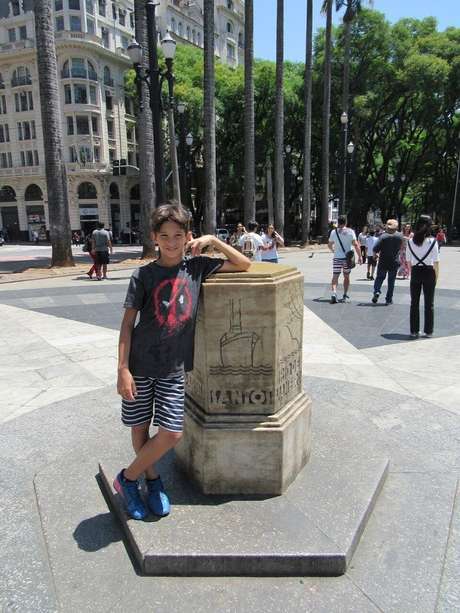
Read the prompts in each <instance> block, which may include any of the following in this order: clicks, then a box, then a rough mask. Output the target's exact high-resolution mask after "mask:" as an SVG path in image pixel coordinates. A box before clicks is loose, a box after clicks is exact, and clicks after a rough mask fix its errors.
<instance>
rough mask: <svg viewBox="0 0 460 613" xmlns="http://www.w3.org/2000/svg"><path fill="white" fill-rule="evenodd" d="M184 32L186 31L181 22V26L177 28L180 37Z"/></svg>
mask: <svg viewBox="0 0 460 613" xmlns="http://www.w3.org/2000/svg"><path fill="white" fill-rule="evenodd" d="M183 32H184V29H183V27H182V21H179V24H178V26H177V33H178V34H179V36H182V34H183Z"/></svg>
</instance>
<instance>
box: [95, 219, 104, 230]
mask: <svg viewBox="0 0 460 613" xmlns="http://www.w3.org/2000/svg"><path fill="white" fill-rule="evenodd" d="M97 228H98V230H103V229H104V224H103V223H102V221H99V222H98V223H97Z"/></svg>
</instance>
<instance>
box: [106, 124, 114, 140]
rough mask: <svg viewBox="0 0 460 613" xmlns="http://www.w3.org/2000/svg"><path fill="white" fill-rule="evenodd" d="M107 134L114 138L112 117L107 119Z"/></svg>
mask: <svg viewBox="0 0 460 613" xmlns="http://www.w3.org/2000/svg"><path fill="white" fill-rule="evenodd" d="M107 135H108V137H109V138H114V131H113V121H112V120H111V119H107Z"/></svg>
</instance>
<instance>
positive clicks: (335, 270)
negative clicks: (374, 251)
mask: <svg viewBox="0 0 460 613" xmlns="http://www.w3.org/2000/svg"><path fill="white" fill-rule="evenodd" d="M327 246H328V247H329V250H330V251H332V253H333V254H334V258H333V260H332V281H331V304H336V303H337V285H338V282H339V277H340V273H342V272H343V298H342V302H350V297H349V295H348V288H349V287H350V272H351V268H349V266H348V260H347V253H348V252H349V251H351V250H352V248H353V249H354V250H355V252H356V257H357V259H358V263H359V264H362V259H361V250H360V248H359V244H358V241H357V240H356V235H355V233H354V231H353V230H352V229H351V228H347V219H346V217H345V216H344V215H341V216H340V217H339V219H338V227H337V228H335V229H334V230H332V231H331V233H330V235H329V242H328V245H327Z"/></svg>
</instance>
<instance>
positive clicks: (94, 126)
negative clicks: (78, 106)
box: [91, 115, 99, 134]
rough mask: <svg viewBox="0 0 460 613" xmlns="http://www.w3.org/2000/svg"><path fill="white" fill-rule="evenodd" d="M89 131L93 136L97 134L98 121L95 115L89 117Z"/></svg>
mask: <svg viewBox="0 0 460 613" xmlns="http://www.w3.org/2000/svg"><path fill="white" fill-rule="evenodd" d="M91 129H92V131H93V134H99V121H98V118H97V117H96V115H91Z"/></svg>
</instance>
